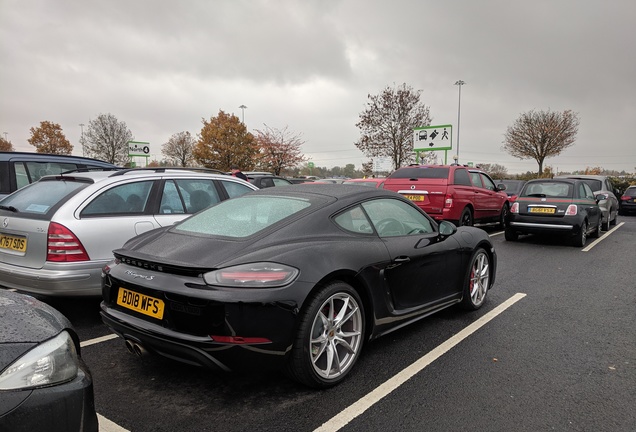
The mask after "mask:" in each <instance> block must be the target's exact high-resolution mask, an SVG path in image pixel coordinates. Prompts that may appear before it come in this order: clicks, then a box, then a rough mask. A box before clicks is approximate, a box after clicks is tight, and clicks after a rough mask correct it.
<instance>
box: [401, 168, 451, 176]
mask: <svg viewBox="0 0 636 432" xmlns="http://www.w3.org/2000/svg"><path fill="white" fill-rule="evenodd" d="M389 178H391V179H396V178H408V179H411V178H414V179H420V178H428V179H446V178H448V168H435V167H408V168H400V169H399V170H397V171H395V172H394V173H393V174H391V175H390V176H389Z"/></svg>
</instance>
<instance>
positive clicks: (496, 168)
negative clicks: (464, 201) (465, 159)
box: [479, 164, 508, 179]
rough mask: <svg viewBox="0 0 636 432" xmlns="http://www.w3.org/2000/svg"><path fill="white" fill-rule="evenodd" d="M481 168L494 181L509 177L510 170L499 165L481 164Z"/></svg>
mask: <svg viewBox="0 0 636 432" xmlns="http://www.w3.org/2000/svg"><path fill="white" fill-rule="evenodd" d="M479 168H481V169H483V170H484V171H486V172H487V173H488V174H489V175H490V177H492V178H493V179H505V178H506V177H508V168H506V167H505V166H503V165H499V164H479Z"/></svg>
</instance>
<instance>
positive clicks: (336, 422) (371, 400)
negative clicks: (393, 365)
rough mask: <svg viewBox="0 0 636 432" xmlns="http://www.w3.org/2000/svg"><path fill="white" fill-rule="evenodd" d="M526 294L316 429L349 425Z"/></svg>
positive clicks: (322, 430)
mask: <svg viewBox="0 0 636 432" xmlns="http://www.w3.org/2000/svg"><path fill="white" fill-rule="evenodd" d="M525 296H526V294H523V293H517V294H515V295H513V296H512V297H510V298H509V299H508V300H506V301H505V302H504V303H502V304H500V305H499V306H497V307H496V308H495V309H493V310H491V311H490V312H488V313H487V314H486V315H484V316H483V317H481V318H479V319H478V320H477V321H475V322H474V323H472V324H471V325H469V326H468V327H466V328H464V329H463V330H462V331H460V332H459V333H457V334H456V335H454V336H452V337H451V338H450V339H448V340H447V341H446V342H444V343H442V344H441V345H438V346H437V347H436V348H434V349H433V350H432V351H431V352H429V353H428V354H426V355H425V356H423V357H421V358H420V359H419V360H417V361H416V362H415V363H413V364H412V365H410V366H409V367H407V368H406V369H404V370H402V371H401V372H399V373H398V374H397V375H394V376H393V378H391V379H389V380H388V381H386V382H384V383H383V384H381V385H380V386H379V387H376V388H375V390H373V391H372V392H371V393H369V394H367V395H366V396H364V397H363V398H362V399H360V400H358V401H357V402H355V403H354V404H353V405H351V406H349V407H348V408H345V409H344V410H343V411H341V412H340V414H338V415H336V416H335V417H333V418H331V419H330V420H329V421H327V422H326V423H324V424H323V425H322V426H320V427H319V428H318V429H316V430H315V431H314V432H335V431H337V430H340V429H341V428H343V427H344V426H346V425H347V424H348V423H349V422H350V421H352V420H353V419H355V418H356V417H358V416H359V415H361V414H362V413H364V412H365V411H366V410H368V409H369V408H371V407H372V406H373V405H374V404H375V403H377V402H379V401H380V400H381V399H382V398H384V397H385V396H387V395H388V394H389V393H391V392H392V391H393V390H395V389H396V388H398V387H399V386H401V385H402V384H404V383H405V382H406V381H408V380H409V379H410V378H411V377H413V376H414V375H415V374H417V373H418V372H420V371H421V370H423V369H424V368H425V367H426V366H428V365H429V364H431V363H433V362H434V361H435V360H437V359H438V358H440V357H441V356H442V355H444V354H445V353H446V352H448V351H449V350H450V349H451V348H453V347H454V346H455V345H458V344H459V343H460V342H461V341H463V340H464V339H466V338H467V337H468V336H470V335H471V334H473V333H474V332H476V331H477V330H479V329H480V328H481V327H483V326H484V325H486V324H487V323H488V322H489V321H490V320H492V319H493V318H495V317H496V316H497V315H499V314H501V313H502V312H503V311H505V310H506V309H508V308H509V307H510V306H512V305H513V304H515V303H516V302H518V301H519V300H521V299H522V298H524V297H525Z"/></svg>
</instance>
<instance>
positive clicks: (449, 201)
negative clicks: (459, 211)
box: [444, 194, 453, 208]
mask: <svg viewBox="0 0 636 432" xmlns="http://www.w3.org/2000/svg"><path fill="white" fill-rule="evenodd" d="M444 207H445V208H451V207H453V195H451V194H446V198H445V199H444Z"/></svg>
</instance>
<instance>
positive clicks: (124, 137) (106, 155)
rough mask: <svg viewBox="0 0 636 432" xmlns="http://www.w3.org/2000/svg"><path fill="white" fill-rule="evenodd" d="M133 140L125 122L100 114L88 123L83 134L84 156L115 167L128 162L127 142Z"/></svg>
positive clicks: (110, 115)
mask: <svg viewBox="0 0 636 432" xmlns="http://www.w3.org/2000/svg"><path fill="white" fill-rule="evenodd" d="M131 140H133V134H132V132H130V130H129V129H128V127H127V126H126V123H125V122H123V121H122V122H120V121H117V118H116V117H115V116H114V115H112V114H110V113H109V114H100V115H99V116H98V117H97V118H96V119H95V120H90V121H89V122H88V129H87V130H86V133H85V134H84V145H85V150H86V154H87V155H88V156H90V157H94V158H96V159H101V160H104V161H106V162H110V163H112V164H116V165H124V164H126V162H128V159H129V158H128V141H131Z"/></svg>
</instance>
